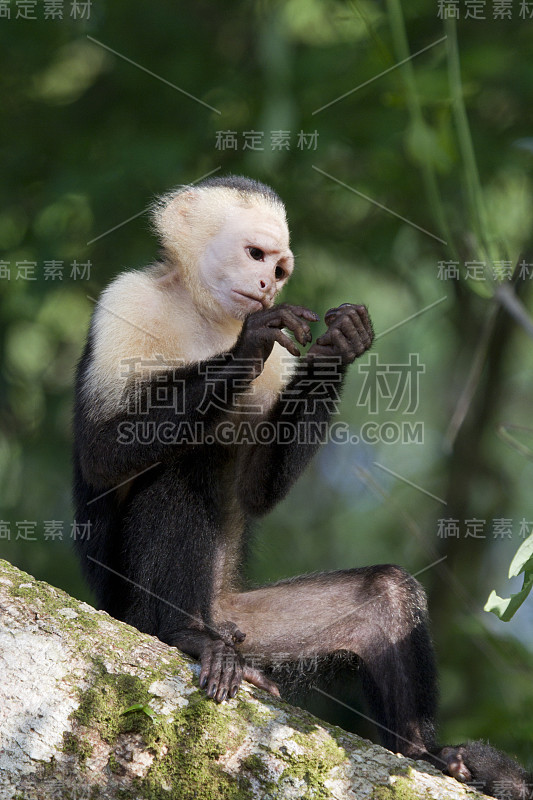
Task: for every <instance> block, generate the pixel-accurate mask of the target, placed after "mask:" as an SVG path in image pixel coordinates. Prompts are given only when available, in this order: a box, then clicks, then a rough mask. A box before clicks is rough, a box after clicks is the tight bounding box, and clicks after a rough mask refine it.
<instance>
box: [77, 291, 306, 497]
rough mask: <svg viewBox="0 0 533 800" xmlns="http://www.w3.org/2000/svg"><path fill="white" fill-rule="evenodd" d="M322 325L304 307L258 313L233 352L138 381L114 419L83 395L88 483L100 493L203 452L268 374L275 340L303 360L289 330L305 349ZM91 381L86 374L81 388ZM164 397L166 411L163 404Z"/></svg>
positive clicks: (81, 450)
mask: <svg viewBox="0 0 533 800" xmlns="http://www.w3.org/2000/svg"><path fill="white" fill-rule="evenodd" d="M315 318H316V315H315V314H313V313H312V312H310V311H308V310H307V309H304V308H301V307H299V306H276V307H275V308H274V309H268V310H267V311H266V312H262V311H260V312H257V313H255V314H251V315H250V317H248V319H247V320H246V322H245V324H244V326H243V329H242V332H241V335H240V336H239V339H238V340H237V342H236V344H235V346H234V347H233V348H232V350H231V351H229V352H228V353H222V354H220V355H218V356H215V357H213V358H211V359H208V360H206V361H202V362H197V363H195V364H191V365H190V366H186V367H179V368H175V369H172V370H168V371H167V372H165V373H158V374H157V375H156V377H155V378H154V379H152V380H149V381H144V382H141V383H140V384H138V385H136V384H135V382H133V381H132V383H131V386H130V387H128V388H127V390H126V394H125V396H124V397H123V398H122V400H123V409H122V410H121V411H119V412H117V414H115V415H114V416H113V417H111V418H108V419H99V418H98V417H97V416H95V415H94V414H93V413H91V409H90V408H89V404H90V403H89V401H88V400H87V399H84V397H83V395H82V393H81V392H80V391H79V389H78V391H77V403H76V409H75V426H74V427H75V431H76V451H77V454H78V457H79V460H80V466H81V470H82V473H83V476H84V479H85V480H86V481H87V483H89V484H90V485H91V486H93V487H94V488H97V489H101V488H106V487H108V486H110V485H113V484H116V483H118V482H120V481H121V480H125V479H127V478H129V477H130V476H131V475H134V474H135V473H137V472H140V471H142V470H143V469H145V468H147V467H149V466H152V465H153V464H154V463H156V462H159V461H165V460H167V459H169V458H173V457H175V455H176V448H177V447H189V446H193V447H194V446H196V445H197V446H199V447H200V446H203V445H204V444H205V437H206V436H207V435H209V434H210V433H212V431H213V430H214V428H215V427H216V425H217V424H218V423H219V422H220V421H221V420H223V419H224V417H225V416H226V415H227V413H228V411H229V410H230V409H234V408H235V407H236V398H237V396H238V395H239V394H242V393H243V392H245V391H246V389H247V388H248V387H249V385H250V383H251V382H252V381H253V379H254V378H256V377H257V375H259V374H260V372H261V371H262V369H263V365H264V362H265V360H266V358H268V356H269V355H270V352H271V351H272V347H273V345H274V342H275V341H278V342H279V343H280V344H282V345H283V346H284V347H286V348H287V349H288V350H289V351H290V352H292V353H293V354H295V355H298V354H299V353H298V349H297V347H296V345H295V344H294V342H293V341H292V340H291V339H290V338H289V337H288V336H287V335H286V334H284V333H283V332H282V331H281V327H287V328H290V330H292V331H293V333H294V334H295V336H296V338H297V339H298V341H299V342H300V344H305V343H307V342H308V341H310V332H309V326H308V324H307V322H306V321H305V320H306V319H309V320H312V319H315ZM258 320H259V322H258ZM83 377H84V373H83V369H82V370H80V376H79V380H78V385H79V386H80V385H82V381H83ZM161 393H163V394H164V397H165V398H166V399H165V402H164V403H163V404H161V402H160V401H159V400H158V398H159V397H160V396H161ZM168 398H170V399H171V401H170V400H169V399H168ZM139 409H141V410H139ZM198 423H199V427H198ZM184 424H185V425H186V426H187V427H186V429H184V428H183V426H184ZM180 426H181V428H180ZM147 431H148V435H147Z"/></svg>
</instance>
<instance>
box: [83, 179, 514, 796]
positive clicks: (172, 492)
mask: <svg viewBox="0 0 533 800" xmlns="http://www.w3.org/2000/svg"><path fill="white" fill-rule="evenodd" d="M154 220H155V225H156V228H157V230H158V232H159V235H160V238H161V243H162V255H161V259H160V260H159V261H158V262H157V263H155V264H153V265H151V266H149V267H146V268H144V269H141V270H132V271H129V272H124V273H122V274H121V275H119V276H118V277H117V278H116V279H115V280H114V281H113V282H112V283H111V285H110V286H109V287H108V288H107V289H106V290H105V291H104V292H103V293H102V296H101V298H100V301H99V302H98V304H97V306H96V308H95V311H94V315H93V318H92V321H91V326H90V331H89V337H88V341H87V345H86V347H85V351H84V353H83V356H82V358H81V360H80V363H79V367H78V373H77V384H76V402H75V452H74V497H75V504H76V520H77V522H78V523H81V524H87V523H90V526H89V527H88V528H87V530H89V531H90V533H89V535H88V536H87V537H85V538H80V539H78V541H77V546H78V550H79V555H80V558H81V563H82V566H83V568H84V570H85V573H86V574H87V576H88V578H89V581H90V583H91V586H92V588H93V589H94V591H95V593H96V596H97V598H98V601H99V604H100V606H101V607H102V608H104V609H105V610H106V611H108V612H109V613H110V614H112V615H113V616H114V617H117V618H118V619H121V620H124V621H125V622H128V623H129V624H130V625H134V626H136V627H137V628H139V629H140V630H141V631H145V632H147V633H151V634H154V635H155V636H158V637H159V638H160V639H161V640H163V641H164V642H167V643H168V644H170V645H174V646H176V647H178V648H179V649H180V650H182V651H183V652H185V653H188V654H189V655H191V656H193V657H194V658H197V659H199V660H200V663H201V671H200V687H201V688H202V689H205V690H206V692H207V695H208V697H210V698H213V699H214V700H216V701H217V702H222V701H223V700H225V699H227V698H233V697H235V695H236V693H237V691H238V689H239V685H240V683H241V680H242V679H243V678H244V679H246V680H248V681H250V682H251V683H253V684H254V685H255V686H257V687H260V688H263V689H266V690H268V691H270V692H272V693H273V694H278V688H277V683H275V682H274V680H273V676H274V677H275V676H277V675H278V673H279V670H278V671H276V670H275V669H273V668H275V667H276V665H277V664H278V665H279V661H280V659H281V660H283V662H284V664H287V663H297V662H301V660H302V659H310V658H312V659H317V660H318V664H319V666H320V664H322V663H323V664H325V663H326V662H327V661H328V659H331V657H332V656H334V655H337V654H344V656H345V657H346V663H349V664H353V666H354V676H355V667H356V664H357V667H358V673H359V675H360V677H361V678H362V681H363V687H364V689H365V694H366V697H367V700H368V704H369V706H370V709H371V713H372V714H373V716H374V718H375V720H376V722H377V724H378V726H379V731H380V734H381V738H382V741H383V744H384V745H385V746H386V747H388V748H389V749H391V750H393V751H396V752H400V753H403V754H405V755H407V756H411V757H412V758H425V759H427V760H429V761H431V762H432V763H434V764H436V765H437V766H439V767H440V768H442V769H443V770H444V771H447V772H448V773H449V774H451V775H453V776H455V777H457V778H458V779H460V780H463V781H476V782H478V785H480V786H482V787H483V788H484V789H485V791H487V792H493V793H494V792H495V791H496V789H497V786H498V785H504V786H506V787H507V788H508V787H509V783H510V784H512V793H511V794H509V792H508V793H507V794H506V795H505V796H506V797H513V798H515V797H516V798H518V797H521V796H522V795H520V794H519V792H520V791H521V790H522V788H523V787H524V785H525V781H527V779H528V776H527V775H526V773H525V771H524V770H523V769H522V768H521V767H520V766H519V765H518V764H516V763H515V762H514V761H512V760H511V759H509V758H508V757H507V756H504V755H503V754H501V753H498V752H497V751H495V750H493V749H492V748H491V747H489V746H488V745H484V744H483V743H479V742H474V743H470V744H465V745H460V746H456V747H447V748H442V747H438V746H437V745H436V742H435V734H434V717H435V709H436V696H437V692H436V669H435V664H434V657H433V649H432V645H431V639H430V635H429V632H428V622H427V611H426V599H425V595H424V591H423V589H422V587H421V586H420V584H419V583H417V581H415V580H414V579H413V578H412V577H411V576H410V575H409V574H408V573H406V572H405V571H404V570H403V569H401V568H400V567H396V566H392V565H381V566H373V567H363V568H358V569H343V570H338V571H335V572H326V573H322V574H316V575H309V576H304V577H300V578H294V579H292V580H288V581H281V582H280V583H277V584H274V585H272V586H265V587H263V588H257V589H250V590H245V588H244V587H243V586H242V584H241V580H240V577H239V570H240V564H241V560H242V555H243V547H244V544H245V541H246V537H247V535H248V532H249V528H250V523H251V522H252V521H253V520H254V519H255V518H256V517H260V516H262V515H263V514H266V513H267V512H268V511H269V510H270V509H271V508H273V507H274V506H275V504H276V503H278V502H279V501H280V500H281V499H282V498H283V497H284V496H285V495H286V493H287V492H288V491H289V489H290V487H291V486H292V484H293V483H294V481H295V480H296V479H297V478H298V476H299V475H300V473H301V472H302V470H303V469H304V468H305V467H306V465H307V463H308V462H309V460H310V459H311V458H312V456H313V454H314V453H315V452H316V450H317V449H318V447H319V444H320V441H321V440H323V439H324V438H325V436H324V429H325V426H327V424H328V420H329V418H330V415H331V411H332V407H333V405H334V403H335V401H336V400H337V399H338V393H339V391H340V389H341V386H342V383H343V380H344V374H345V372H346V369H347V367H348V366H349V365H350V364H351V363H352V362H353V361H354V360H355V359H356V358H357V357H358V356H360V355H362V354H363V353H365V352H366V351H367V350H368V348H369V347H370V346H371V344H372V339H373V332H372V325H371V323H370V319H369V316H368V313H367V310H366V308H365V307H364V306H362V305H353V304H352V303H344V304H343V305H341V306H339V307H338V308H334V309H331V310H330V311H328V312H327V313H326V315H325V324H326V331H325V332H324V333H323V334H322V335H321V336H320V337H319V338H318V339H317V340H316V341H315V342H314V344H312V345H311V347H310V348H309V349H308V350H307V352H306V354H305V355H301V354H300V349H299V347H298V344H299V345H300V346H301V347H304V346H306V345H308V344H309V343H310V342H311V338H312V337H311V332H310V328H309V323H310V322H311V321H316V320H318V317H317V315H316V314H315V313H314V312H312V311H309V310H308V309H307V308H303V307H302V306H296V305H289V304H280V305H275V304H274V303H275V300H276V297H277V295H278V293H279V291H280V290H281V289H282V288H283V286H284V285H285V283H286V282H287V280H288V279H289V277H290V275H291V272H292V270H293V256H292V253H291V251H290V249H289V231H288V227H287V220H286V216H285V209H284V206H283V203H282V202H281V200H280V198H279V197H278V195H277V194H276V193H275V192H274V191H273V190H272V189H271V188H269V187H268V186H265V185H263V184H261V183H258V182H257V181H254V180H250V179H248V178H243V177H236V176H230V177H226V178H211V179H207V180H204V181H203V182H201V183H199V184H197V185H196V186H186V187H184V188H182V189H180V190H178V191H176V192H174V193H172V194H169V195H167V196H165V197H163V198H162V199H161V200H160V201H159V203H158V204H157V206H156V208H155V210H154ZM284 330H285V331H289V332H291V333H292V335H293V338H291V337H290V336H289V335H288V334H287V333H285V332H284ZM294 340H296V341H294ZM272 432H274V435H272ZM288 432H289V434H291V433H292V435H287V434H288ZM317 432H318V433H319V434H320V435H317ZM280 685H281V686H282V689H283V683H281V684H280ZM506 781H507V783H506Z"/></svg>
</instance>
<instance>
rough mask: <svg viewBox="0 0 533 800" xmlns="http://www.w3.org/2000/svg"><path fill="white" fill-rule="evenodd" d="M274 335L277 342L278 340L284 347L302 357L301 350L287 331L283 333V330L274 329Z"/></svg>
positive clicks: (294, 354)
mask: <svg viewBox="0 0 533 800" xmlns="http://www.w3.org/2000/svg"><path fill="white" fill-rule="evenodd" d="M273 335H274V339H275V340H276V342H278V344H280V345H281V346H282V347H285V348H286V349H287V350H288V351H289V353H291V354H292V355H293V356H296V357H297V358H299V357H300V351H299V350H298V348H297V347H296V345H295V344H294V342H293V341H292V339H290V338H289V337H288V336H287V334H286V333H283V331H274V332H273Z"/></svg>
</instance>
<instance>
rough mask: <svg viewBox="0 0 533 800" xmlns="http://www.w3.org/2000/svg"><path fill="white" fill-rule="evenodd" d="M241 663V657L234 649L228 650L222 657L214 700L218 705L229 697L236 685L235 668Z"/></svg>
mask: <svg viewBox="0 0 533 800" xmlns="http://www.w3.org/2000/svg"><path fill="white" fill-rule="evenodd" d="M239 661H240V659H239V656H238V655H237V653H236V652H235V650H233V649H229V648H228V650H226V652H225V653H224V654H223V655H222V659H221V670H220V678H219V681H218V685H217V690H216V693H215V695H214V700H215V701H216V702H217V703H222V702H223V701H224V700H225V699H226V698H227V697H229V693H230V689H231V687H232V685H233V683H234V674H235V667H236V665H237V664H238V663H239Z"/></svg>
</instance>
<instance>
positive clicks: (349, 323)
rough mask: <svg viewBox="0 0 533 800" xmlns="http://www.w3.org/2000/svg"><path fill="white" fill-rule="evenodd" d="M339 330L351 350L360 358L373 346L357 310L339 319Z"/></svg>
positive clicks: (337, 325)
mask: <svg viewBox="0 0 533 800" xmlns="http://www.w3.org/2000/svg"><path fill="white" fill-rule="evenodd" d="M336 327H337V330H339V331H340V332H341V333H342V335H343V336H344V338H345V339H346V341H347V343H348V346H349V349H351V350H353V351H354V352H355V353H356V354H357V355H358V356H360V355H362V354H363V353H364V352H365V351H366V350H368V348H369V347H370V345H371V340H370V337H369V335H368V333H367V332H366V330H365V328H364V326H363V323H362V322H361V320H360V318H359V315H358V314H357V312H356V311H355V309H354V310H353V311H351V312H348V313H347V314H343V316H342V317H339V320H338V324H337V323H336Z"/></svg>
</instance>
